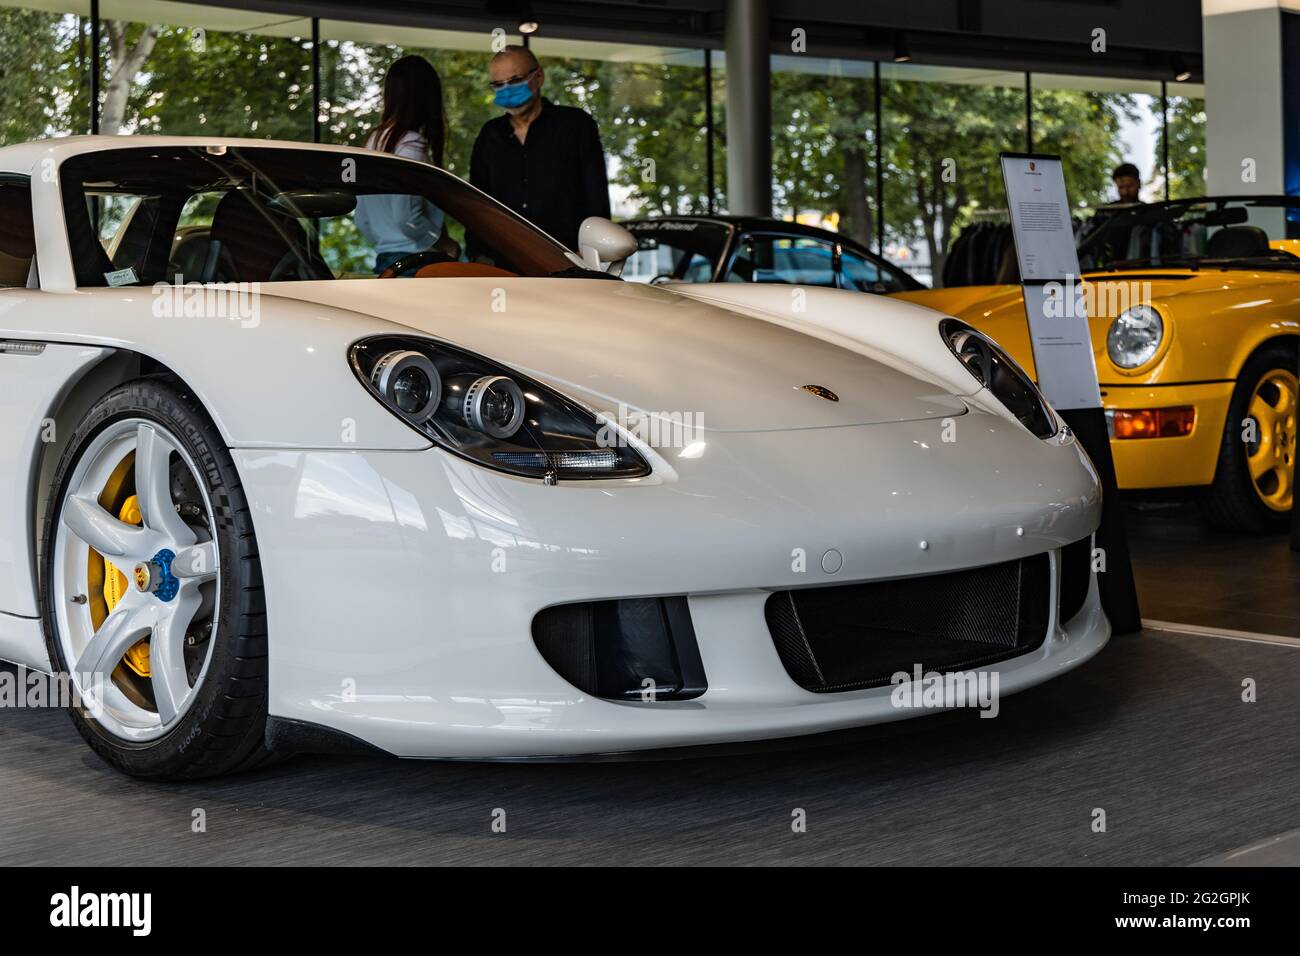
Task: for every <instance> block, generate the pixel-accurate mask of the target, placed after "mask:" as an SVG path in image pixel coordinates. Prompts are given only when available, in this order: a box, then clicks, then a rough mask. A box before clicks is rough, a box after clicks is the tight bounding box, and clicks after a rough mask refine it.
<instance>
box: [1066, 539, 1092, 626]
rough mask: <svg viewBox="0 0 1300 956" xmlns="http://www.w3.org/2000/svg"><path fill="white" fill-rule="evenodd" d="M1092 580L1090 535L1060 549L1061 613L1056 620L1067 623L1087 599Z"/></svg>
mask: <svg viewBox="0 0 1300 956" xmlns="http://www.w3.org/2000/svg"><path fill="white" fill-rule="evenodd" d="M1091 582H1092V535H1089V536H1088V537H1086V538H1081V539H1080V540H1078V541H1076V542H1074V544H1067V545H1066V546H1065V547H1064V548H1062V549H1061V599H1060V606H1061V613H1060V615H1059V616H1058V618H1057V619H1058V620H1059V621H1060V622H1061V623H1062V624H1069V623H1070V621H1071V620H1072V619H1073V618H1074V616H1075V615H1076V614H1078V613H1079V612H1080V611H1081V610H1082V609H1083V602H1084V601H1086V600H1088V585H1089V584H1090V583H1091Z"/></svg>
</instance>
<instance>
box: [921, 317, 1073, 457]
mask: <svg viewBox="0 0 1300 956" xmlns="http://www.w3.org/2000/svg"><path fill="white" fill-rule="evenodd" d="M939 334H940V335H942V336H943V340H944V342H946V343H947V344H948V348H950V349H952V354H953V355H955V356H957V359H958V361H960V362H961V363H962V364H963V365H965V366H966V368H967V370H968V371H969V372H970V373H971V375H972V376H974V378H975V380H976V381H977V382H979V383H980V384H981V385H982V386H984V387H985V388H987V389H988V390H989V392H990V393H992V395H993V397H994V398H996V399H997V400H998V401H999V402H1001V403H1002V405H1003V406H1004V407H1005V408H1006V409H1007V411H1009V412H1011V414H1012V415H1014V416H1016V418H1017V419H1019V421H1020V424H1022V425H1024V426H1025V427H1026V428H1027V429H1029V431H1030V432H1032V433H1033V434H1035V435H1037V436H1038V437H1039V438H1051V437H1052V436H1053V435H1055V434H1056V418H1055V417H1054V416H1053V415H1052V413H1051V412H1050V411H1048V409H1047V402H1046V401H1044V400H1043V396H1042V395H1041V394H1039V391H1038V388H1037V386H1035V385H1034V383H1033V382H1032V381H1030V379H1029V376H1028V375H1026V374H1025V372H1024V370H1023V369H1021V367H1020V366H1019V365H1017V364H1016V363H1015V361H1013V360H1012V358H1011V356H1009V355H1007V353H1006V352H1004V351H1002V349H1000V348H999V347H998V346H997V345H996V344H995V343H994V342H993V340H992V339H990V338H989V337H988V336H986V335H984V334H983V333H981V332H977V331H976V330H975V329H972V328H971V327H970V326H969V325H967V324H966V323H965V322H961V321H958V320H957V319H944V320H943V321H942V322H940V323H939Z"/></svg>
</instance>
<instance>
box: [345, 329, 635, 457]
mask: <svg viewBox="0 0 1300 956" xmlns="http://www.w3.org/2000/svg"><path fill="white" fill-rule="evenodd" d="M350 360H351V363H352V369H353V371H354V372H355V373H356V375H357V378H359V379H360V380H361V383H362V384H363V385H364V386H365V387H366V388H367V390H369V391H370V393H371V394H372V395H374V396H375V397H376V398H377V399H379V401H380V402H382V403H383V404H384V406H385V407H387V408H388V410H389V411H391V412H392V413H393V414H394V415H396V416H397V417H398V418H400V419H402V421H404V422H406V423H407V424H408V425H410V426H411V427H412V428H414V429H415V430H416V431H418V432H420V433H421V434H423V435H425V436H427V437H428V438H430V439H431V440H432V441H433V442H434V443H435V444H437V445H438V446H439V447H441V448H445V449H446V450H447V451H449V452H452V453H453V454H456V455H460V456H461V457H462V458H468V459H469V460H471V461H473V462H476V463H478V464H480V465H483V466H485V467H487V468H493V469H495V470H497V471H504V472H507V473H509V474H512V475H521V476H524V477H528V478H541V479H544V480H546V481H548V482H553V481H555V480H557V479H560V478H635V477H640V476H642V475H648V474H649V473H650V466H649V465H648V464H647V463H646V461H645V459H643V458H642V457H641V456H640V455H639V454H637V452H636V451H635V450H634V449H633V448H630V447H628V446H627V445H626V443H625V442H620V441H611V440H609V435H610V430H609V428H608V427H607V425H603V424H602V423H601V422H600V421H598V420H597V419H596V417H595V416H594V415H592V414H591V413H590V412H588V411H587V410H586V409H584V408H582V407H580V406H579V405H577V404H576V403H574V402H573V401H570V400H569V399H567V398H565V397H564V396H563V395H561V394H559V393H558V392H556V391H554V390H552V389H549V388H547V387H546V386H544V385H542V384H540V383H538V382H534V381H532V380H531V379H528V378H525V377H524V376H522V375H519V374H518V373H517V372H514V371H511V370H509V369H507V368H504V367H502V366H499V365H497V364H495V363H494V362H491V361H489V360H487V359H485V358H483V357H482V356H479V355H474V354H473V353H471V352H466V351H464V350H462V349H458V348H455V347H453V346H450V345H445V344H443V343H441V342H433V341H430V340H428V339H418V338H406V337H398V336H388V335H385V336H376V337H374V338H369V339H364V340H362V341H360V342H357V343H356V344H355V345H353V346H352V349H351V354H350Z"/></svg>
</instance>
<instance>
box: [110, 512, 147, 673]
mask: <svg viewBox="0 0 1300 956" xmlns="http://www.w3.org/2000/svg"><path fill="white" fill-rule="evenodd" d="M118 518H119V519H120V520H122V521H125V522H126V523H127V524H135V525H138V524H141V523H142V521H143V519H142V518H141V517H140V502H139V501H137V500H136V497H135V495H132V496H131V497H130V498H127V499H126V501H124V502H122V510H121V511H120V512H119V513H118ZM130 586H131V585H130V582H128V581H127V579H126V575H125V574H123V573H122V572H121V571H119V570H118V569H117V568H116V567H114V565H113V563H112V562H111V561H109V560H108V558H105V559H104V604H105V606H106V607H107V608H108V609H109V611H112V610H113V608H114V607H116V606H117V602H118V601H120V600H122V598H123V596H124V595H125V594H126V591H127V588H129V587H130ZM122 663H123V664H125V665H126V666H127V667H129V668H130V669H131V670H132V671H134V672H135V673H136V674H138V675H140V676H141V677H148V676H149V638H147V637H146V638H145V639H144V640H143V641H138V642H137V643H135V644H134V645H132V646H131V649H130V650H128V651H127V652H126V654H125V656H123V658H122Z"/></svg>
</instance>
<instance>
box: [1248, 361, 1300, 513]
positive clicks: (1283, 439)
mask: <svg viewBox="0 0 1300 956" xmlns="http://www.w3.org/2000/svg"><path fill="white" fill-rule="evenodd" d="M1298 397H1300V380H1297V378H1296V375H1295V373H1294V372H1290V371H1288V370H1286V369H1281V368H1275V369H1272V370H1271V371H1269V372H1268V373H1267V374H1266V375H1265V376H1264V377H1263V378H1261V379H1260V380H1259V382H1258V384H1256V386H1255V391H1254V394H1253V395H1251V398H1250V404H1249V405H1248V406H1247V407H1246V411H1247V413H1248V415H1249V416H1250V418H1251V419H1253V420H1254V422H1255V429H1254V431H1255V435H1254V438H1255V439H1256V440H1255V441H1253V442H1252V441H1250V440H1249V437H1250V435H1249V432H1250V426H1249V422H1247V425H1246V433H1247V441H1246V470H1247V471H1249V472H1250V480H1251V482H1252V483H1253V484H1254V486H1255V493H1256V494H1257V495H1259V500H1260V501H1262V502H1264V504H1265V505H1266V506H1267V507H1269V508H1271V509H1272V510H1274V511H1284V512H1285V511H1290V510H1291V498H1292V494H1293V490H1294V487H1295V437H1296V401H1297V398H1298Z"/></svg>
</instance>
